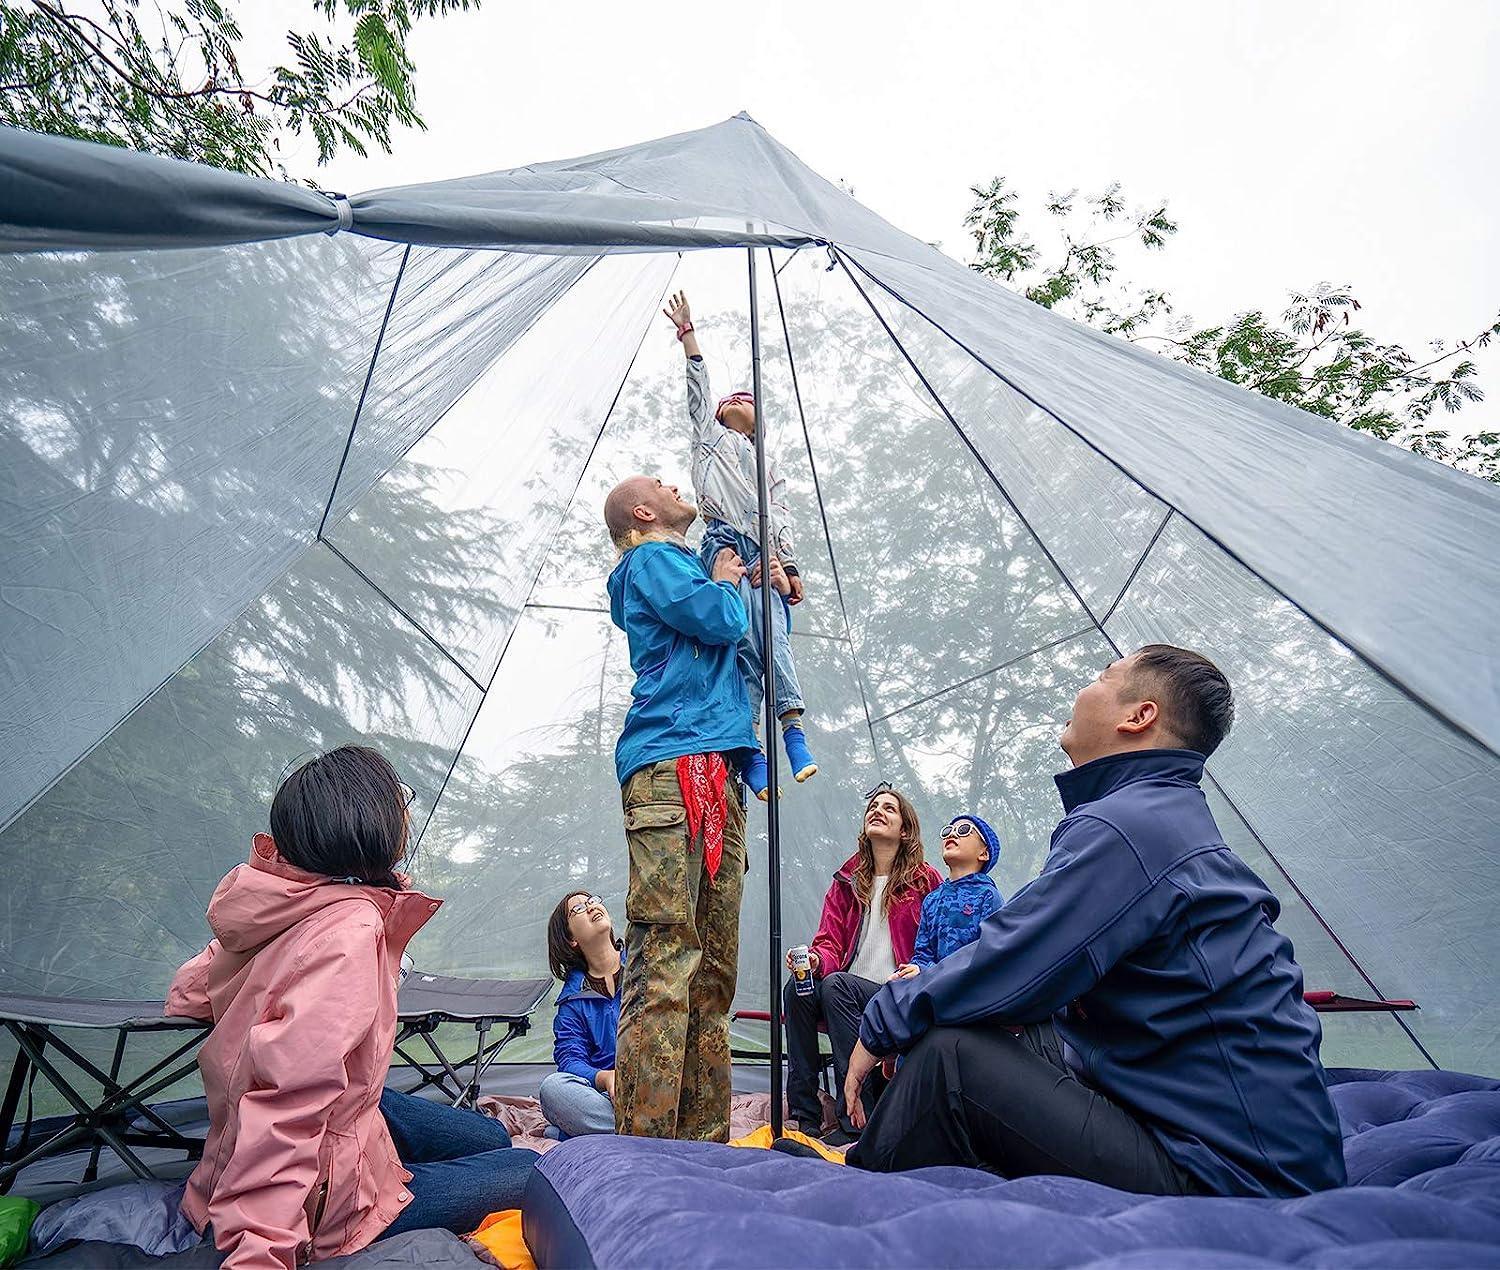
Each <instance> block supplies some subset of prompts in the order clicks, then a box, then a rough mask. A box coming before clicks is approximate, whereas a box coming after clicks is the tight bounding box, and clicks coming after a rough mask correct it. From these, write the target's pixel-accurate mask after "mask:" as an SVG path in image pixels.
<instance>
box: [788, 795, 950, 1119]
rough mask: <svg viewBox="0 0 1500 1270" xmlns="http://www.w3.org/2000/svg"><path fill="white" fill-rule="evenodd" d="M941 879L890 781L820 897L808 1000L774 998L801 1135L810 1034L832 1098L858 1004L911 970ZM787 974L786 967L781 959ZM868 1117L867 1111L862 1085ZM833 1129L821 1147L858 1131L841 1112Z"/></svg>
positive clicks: (810, 1089)
mask: <svg viewBox="0 0 1500 1270" xmlns="http://www.w3.org/2000/svg"><path fill="white" fill-rule="evenodd" d="M942 881H943V879H942V878H941V877H940V876H939V874H938V872H937V870H935V869H934V868H932V867H931V866H930V865H929V864H928V863H927V861H926V859H925V858H924V856H923V854H922V827H921V824H920V823H919V822H918V820H917V812H916V808H914V807H913V806H912V805H911V803H910V802H909V801H908V800H907V798H906V796H905V795H904V794H902V793H901V792H900V791H899V790H896V789H893V788H892V787H891V785H890V784H889V782H886V781H882V782H881V783H880V784H879V785H877V786H876V787H875V788H874V789H872V790H871V791H870V792H869V794H868V795H867V796H866V805H865V814H864V819H863V821H862V822H861V825H860V832H859V840H858V849H857V850H856V851H855V853H854V854H853V855H852V856H850V857H849V859H847V860H845V861H844V863H843V864H842V865H840V866H839V869H838V871H837V872H836V873H835V874H834V875H833V885H832V886H830V887H829V888H828V894H827V895H826V896H824V898H823V916H822V919H821V920H820V921H819V923H818V933H817V934H816V935H815V936H814V937H813V940H812V943H811V945H810V951H809V954H808V956H809V959H810V960H811V962H812V973H813V983H814V991H813V992H812V993H810V994H809V995H807V996H798V995H797V991H796V985H795V984H794V983H793V982H792V981H791V980H788V982H787V985H786V989H785V991H784V992H783V993H782V1001H783V1003H784V1007H785V1012H786V1031H787V1105H788V1108H789V1110H790V1112H791V1115H792V1117H793V1119H795V1120H796V1121H797V1123H798V1125H799V1126H801V1128H802V1129H803V1131H804V1132H806V1133H816V1132H817V1130H818V1127H819V1126H820V1125H821V1123H822V1106H821V1104H820V1103H819V1101H818V1067H819V1058H818V1025H819V1023H822V1024H823V1025H824V1026H825V1027H826V1028H827V1030H828V1040H829V1045H830V1047H831V1048H832V1050H833V1070H834V1075H835V1078H836V1080H835V1084H834V1088H835V1089H842V1088H843V1087H844V1086H843V1074H844V1073H845V1072H846V1071H847V1070H848V1063H849V1055H850V1054H851V1053H853V1051H854V1045H855V1042H856V1041H858V1040H859V1018H860V1015H861V1014H863V1013H864V1008H865V1003H866V1002H868V1001H869V999H870V998H871V997H873V996H874V995H875V994H876V993H877V992H878V991H880V989H881V987H882V986H884V984H885V983H886V982H887V981H888V980H889V979H890V978H891V977H892V976H893V975H894V974H895V973H896V968H897V967H898V966H900V965H904V964H906V963H907V962H910V961H911V959H912V951H913V948H914V946H915V943H916V937H917V922H918V920H919V919H920V917H921V911H922V900H923V899H924V898H925V897H926V896H927V895H928V894H929V893H930V892H932V891H935V890H937V888H938V887H939V886H940V885H941V884H942ZM788 968H790V959H789V960H788ZM864 1097H865V1098H866V1099H867V1100H868V1106H867V1108H866V1110H869V1109H870V1108H873V1106H874V1104H875V1091H872V1090H871V1089H870V1088H869V1085H868V1083H867V1085H866V1088H865V1092H864ZM838 1115H839V1123H838V1125H836V1126H835V1127H834V1128H833V1129H831V1130H830V1131H829V1132H828V1133H827V1134H826V1135H824V1138H823V1141H825V1142H827V1143H829V1144H830V1145H832V1146H843V1145H846V1144H848V1143H850V1142H852V1141H854V1139H855V1137H856V1136H858V1135H857V1131H856V1130H855V1128H854V1125H853V1124H852V1122H851V1121H850V1120H849V1118H848V1113H847V1112H846V1111H845V1109H844V1107H843V1105H842V1104H840V1105H839V1110H838Z"/></svg>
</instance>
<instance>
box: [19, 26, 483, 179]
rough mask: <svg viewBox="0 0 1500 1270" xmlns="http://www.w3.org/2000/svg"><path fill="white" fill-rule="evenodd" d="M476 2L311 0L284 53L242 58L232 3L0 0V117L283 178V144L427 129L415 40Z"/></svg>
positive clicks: (327, 153)
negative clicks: (423, 28)
mask: <svg viewBox="0 0 1500 1270" xmlns="http://www.w3.org/2000/svg"><path fill="white" fill-rule="evenodd" d="M478 7H479V0H310V8H311V11H312V12H311V14H310V17H311V19H312V21H313V25H311V26H310V27H309V28H308V29H305V30H300V31H297V30H293V31H288V32H287V35H286V46H287V54H288V56H287V59H286V61H284V62H282V63H279V64H277V65H275V66H272V67H270V68H268V69H259V68H250V67H247V66H245V65H244V64H243V47H244V32H243V30H242V29H241V27H240V24H239V19H238V17H237V16H236V13H235V10H234V8H233V6H232V5H231V4H229V3H227V2H226V0H152V3H150V4H147V5H143V4H142V3H141V0H90V2H86V3H83V4H81V5H80V4H78V3H75V4H73V5H71V6H70V4H69V3H68V0H0V123H7V124H13V125H15V126H17V127H22V128H30V129H33V130H34V131H37V132H47V133H53V134H56V135H58V136H66V137H78V138H81V139H83V140H86V141H99V142H104V143H106V144H109V145H118V146H126V147H129V148H131V149H135V150H147V151H150V152H152V153H155V154H164V155H168V156H170V157H172V158H176V159H192V160H194V161H196V162H199V163H209V164H212V165H214V166H215V167H221V168H228V169H230V170H232V171H235V172H244V173H248V174H249V175H251V176H281V177H286V176H287V172H286V169H285V167H284V165H283V162H282V154H281V150H282V146H283V143H284V142H285V141H287V140H289V139H293V138H297V139H300V138H303V137H311V138H312V140H313V141H314V142H315V143H316V146H317V161H318V163H319V164H323V163H327V162H328V160H329V159H331V158H332V157H333V156H334V155H335V154H337V153H338V152H339V151H340V150H341V149H344V148H347V149H350V150H353V151H354V152H355V153H356V154H360V155H364V154H367V153H368V152H369V149H370V147H371V146H375V147H378V148H379V149H381V150H384V151H386V152H387V153H389V152H390V149H391V128H392V127H393V125H396V124H401V125H404V126H406V127H409V128H423V127H425V124H424V123H423V121H422V117H421V115H420V114H418V112H417V105H416V92H415V87H414V82H413V81H414V75H415V69H416V68H415V67H414V65H413V63H412V60H411V56H410V54H409V52H408V48H407V44H408V40H409V38H410V36H411V34H412V30H413V28H414V26H415V25H416V23H417V22H418V21H419V20H421V19H423V18H433V17H439V16H441V15H443V14H447V13H451V12H454V11H456V10H467V9H477V8H478Z"/></svg>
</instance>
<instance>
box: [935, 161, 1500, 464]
mask: <svg viewBox="0 0 1500 1270" xmlns="http://www.w3.org/2000/svg"><path fill="white" fill-rule="evenodd" d="M972 193H973V196H974V202H973V205H972V207H971V208H970V210H969V214H968V217H967V219H966V222H965V223H966V224H967V226H968V228H969V230H970V231H971V232H972V234H973V235H974V241H975V244H976V247H977V254H976V257H975V259H974V261H973V266H974V268H975V269H977V270H979V271H980V272H981V273H986V274H989V275H990V276H992V277H995V278H998V279H999V280H1000V281H1002V282H1004V283H1005V284H1006V285H1008V286H1010V287H1013V288H1014V289H1016V290H1018V291H1020V292H1021V293H1022V294H1023V295H1024V296H1025V297H1026V298H1027V299H1028V300H1031V301H1032V302H1033V303H1035V304H1040V305H1042V306H1043V307H1044V308H1048V309H1057V310H1059V311H1060V312H1064V313H1067V314H1068V316H1070V317H1074V318H1078V319H1080V320H1081V321H1084V322H1087V323H1089V324H1090V325H1092V326H1096V327H1098V328H1099V329H1100V330H1102V331H1106V332H1108V333H1109V334H1111V335H1116V336H1119V337H1120V338H1122V339H1127V340H1130V341H1132V342H1135V343H1140V344H1142V345H1144V346H1145V347H1149V348H1154V349H1156V350H1157V351H1159V352H1161V353H1164V354H1166V355H1167V356H1169V357H1173V358H1176V359H1177V360H1179V361H1184V362H1187V363H1188V364H1189V365H1191V366H1196V367H1198V368H1199V369H1200V370H1206V371H1208V372H1209V373H1211V374H1214V375H1218V376H1219V377H1220V378H1221V379H1227V380H1229V381H1230V382H1231V383H1235V384H1240V385H1241V386H1243V387H1245V388H1249V389H1252V390H1253V391H1255V392H1259V393H1263V394H1265V395H1266V396H1267V397H1274V398H1275V399H1276V400H1277V401H1284V402H1286V403H1288V404H1289V405H1293V406H1297V407H1298V408H1300V409H1302V410H1307V411H1310V412H1311V413H1312V414H1316V415H1322V416H1323V417H1324V418H1327V419H1335V420H1337V421H1338V422H1340V423H1343V424H1347V425H1348V426H1349V427H1351V428H1355V429H1357V430H1358V431H1361V432H1369V433H1372V434H1373V435H1375V436H1378V437H1380V438H1381V439H1383V440H1386V441H1394V442H1396V443H1397V444H1398V445H1404V446H1405V447H1406V448H1407V449H1410V450H1413V451H1415V452H1416V453H1418V454H1422V455H1425V456H1426V457H1428V458H1431V459H1437V460H1439V461H1440V462H1443V463H1448V464H1451V465H1452V466H1454V467H1457V468H1461V469H1462V470H1464V471H1467V472H1472V473H1474V474H1475V475H1478V476H1483V477H1485V478H1487V479H1488V480H1491V481H1496V482H1500V430H1496V429H1494V428H1489V427H1485V428H1482V429H1480V430H1477V431H1474V432H1469V433H1464V432H1457V431H1455V430H1454V429H1453V428H1452V427H1451V426H1450V424H1449V423H1448V416H1451V415H1453V414H1455V413H1457V412H1458V411H1459V410H1461V409H1462V408H1463V407H1464V406H1466V405H1469V404H1470V403H1474V402H1479V401H1482V400H1483V399H1484V393H1483V390H1482V389H1481V388H1480V386H1479V368H1478V364H1477V363H1476V362H1475V360H1474V357H1473V354H1475V353H1477V352H1479V351H1480V350H1482V349H1484V348H1486V347H1487V346H1488V345H1489V344H1490V342H1491V341H1492V340H1493V339H1494V338H1495V337H1496V336H1497V335H1500V315H1497V316H1496V318H1495V320H1494V321H1493V322H1492V323H1491V324H1490V325H1488V326H1486V327H1484V328H1483V329H1482V330H1480V331H1477V332H1474V333H1472V334H1470V335H1468V336H1467V337H1466V338H1463V339H1458V340H1453V339H1436V340H1433V341H1431V343H1430V346H1429V348H1428V350H1427V351H1426V352H1425V353H1422V354H1414V353H1412V352H1410V351H1408V350H1407V349H1406V348H1404V347H1403V346H1402V345H1400V344H1396V343H1387V342H1382V341H1380V340H1377V339H1376V338H1374V337H1373V336H1372V335H1370V334H1369V333H1368V332H1367V331H1366V330H1365V329H1364V328H1363V326H1362V325H1360V324H1359V321H1358V319H1359V316H1360V314H1361V313H1362V307H1361V305H1360V302H1359V300H1358V299H1356V298H1355V295H1354V292H1353V289H1352V288H1351V287H1349V286H1347V285H1338V286H1332V285H1329V284H1326V283H1320V284H1319V285H1318V286H1317V287H1315V288H1313V289H1312V290H1310V291H1293V292H1291V293H1290V295H1289V296H1288V300H1287V305H1286V308H1285V309H1284V310H1283V311H1282V313H1281V314H1280V315H1279V316H1278V317H1273V316H1269V315H1267V314H1266V313H1265V312H1264V311H1263V310H1260V309H1250V310H1246V311H1245V312H1242V313H1238V314H1236V315H1235V316H1233V317H1232V318H1230V319H1229V320H1227V321H1224V322H1219V323H1216V324H1214V325H1211V326H1206V327H1202V328H1196V327H1195V326H1194V325H1193V323H1192V322H1190V321H1188V320H1186V319H1182V318H1174V309H1173V303H1172V298H1171V296H1170V295H1169V294H1168V293H1167V292H1166V291H1165V290H1163V289H1161V288H1158V287H1149V286H1140V285H1137V284H1133V283H1131V282H1129V281H1128V280H1127V279H1126V276H1125V268H1124V266H1123V265H1122V261H1121V257H1120V251H1121V249H1122V248H1126V247H1134V248H1136V249H1139V250H1140V251H1143V252H1145V253H1149V252H1153V251H1160V250H1162V249H1164V248H1165V247H1166V246H1167V244H1168V241H1169V240H1170V239H1171V237H1172V235H1174V234H1175V233H1176V232H1177V224H1176V222H1175V221H1173V220H1172V219H1171V217H1170V216H1169V215H1168V211H1167V206H1166V204H1160V205H1147V206H1145V207H1137V206H1132V205H1130V204H1129V203H1128V202H1127V201H1126V199H1125V197H1124V195H1123V193H1122V191H1121V188H1120V186H1119V184H1118V183H1115V184H1111V185H1110V186H1108V187H1107V188H1105V189H1104V190H1103V191H1101V192H1100V193H1098V194H1091V195H1084V196H1080V195H1079V193H1078V191H1076V190H1072V191H1068V192H1067V193H1063V194H1052V195H1049V196H1048V198H1047V201H1046V204H1045V211H1046V213H1047V216H1048V217H1049V221H1048V233H1047V237H1048V238H1049V239H1055V240H1056V245H1055V248H1054V247H1052V245H1051V244H1050V243H1049V247H1048V249H1044V248H1043V247H1042V246H1041V245H1039V244H1038V242H1037V240H1036V239H1035V238H1034V237H1032V236H1030V235H1029V234H1028V233H1027V232H1026V230H1025V229H1024V227H1023V226H1022V223H1021V220H1022V209H1021V206H1020V199H1019V195H1018V193H1017V191H1016V190H1014V189H1011V188H1010V187H1009V186H1008V185H1007V184H1006V182H1005V179H1004V178H1003V177H996V178H994V179H993V180H991V181H990V182H989V183H988V184H986V185H976V186H974V187H972Z"/></svg>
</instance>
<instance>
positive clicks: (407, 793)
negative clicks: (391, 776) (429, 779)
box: [396, 781, 417, 807]
mask: <svg viewBox="0 0 1500 1270" xmlns="http://www.w3.org/2000/svg"><path fill="white" fill-rule="evenodd" d="M396 787H397V788H398V789H399V790H400V791H401V805H402V806H403V807H410V806H411V805H412V804H413V803H414V802H416V801H417V791H416V790H414V789H413V788H412V787H411V786H410V785H408V784H407V783H406V782H405V781H397V782H396Z"/></svg>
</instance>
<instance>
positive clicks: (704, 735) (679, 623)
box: [609, 540, 759, 785]
mask: <svg viewBox="0 0 1500 1270" xmlns="http://www.w3.org/2000/svg"><path fill="white" fill-rule="evenodd" d="M609 615H610V617H611V618H612V619H613V621H614V624H615V625H616V626H618V627H619V628H620V629H621V630H622V631H624V632H625V635H626V639H627V641H628V642H629V644H630V666H631V669H632V670H634V671H635V687H634V689H633V690H632V693H631V696H632V700H631V703H630V711H629V713H628V714H626V716H625V726H624V728H623V729H621V731H620V739H619V741H618V742H616V744H615V775H616V776H617V777H618V779H619V781H620V784H622V785H623V784H624V783H625V782H626V781H627V780H629V779H630V776H631V774H632V773H633V772H636V771H638V770H639V769H640V768H643V767H645V766H646V765H647V764H649V763H657V762H660V761H661V760H662V759H666V758H681V757H682V756H683V755H684V754H708V753H711V752H713V751H716V750H717V751H719V752H721V753H724V754H729V755H733V754H735V753H736V752H737V751H742V750H753V749H755V748H756V746H757V745H758V744H759V742H757V741H756V739H755V729H754V727H753V726H752V724H751V722H750V694H749V693H748V692H746V691H745V680H744V679H743V677H742V676H741V674H740V670H739V666H738V665H737V664H736V657H737V655H738V648H739V642H740V638H741V637H742V636H743V635H744V634H745V631H746V629H747V628H748V624H749V618H748V617H747V616H746V614H745V602H744V601H743V600H741V599H740V593H739V591H738V590H737V589H736V588H735V587H734V585H733V584H732V583H729V582H715V581H713V580H712V579H711V578H710V577H709V576H708V574H706V573H705V572H704V571H703V566H702V565H701V564H700V563H699V562H698V557H697V556H695V555H694V554H693V553H692V552H691V551H690V550H689V549H688V548H687V547H686V546H683V545H680V544H678V543H675V542H664V541H660V540H656V541H651V542H643V543H641V545H640V546H638V547H632V548H631V549H630V550H629V551H627V552H626V553H625V554H624V555H623V556H621V557H620V563H619V564H617V565H616V566H615V568H614V572H613V573H611V574H610V575H609Z"/></svg>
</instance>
